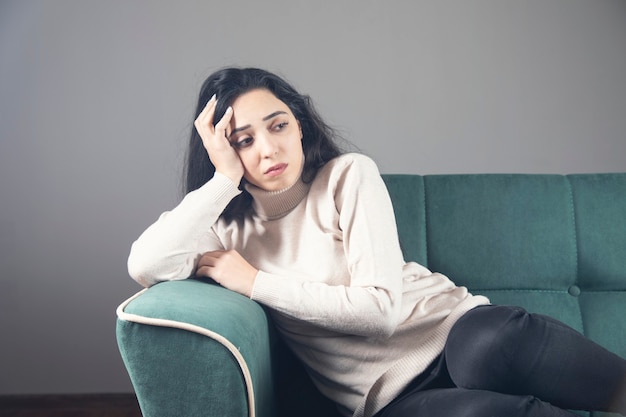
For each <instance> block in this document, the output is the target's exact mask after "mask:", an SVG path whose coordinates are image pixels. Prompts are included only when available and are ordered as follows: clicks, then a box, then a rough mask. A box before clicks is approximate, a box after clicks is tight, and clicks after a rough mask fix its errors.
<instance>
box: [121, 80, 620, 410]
mask: <svg viewBox="0 0 626 417" xmlns="http://www.w3.org/2000/svg"><path fill="white" fill-rule="evenodd" d="M194 125H195V130H194V132H193V133H192V135H191V140H190V144H189V155H188V161H187V190H186V191H187V194H186V196H185V198H184V199H183V200H182V201H181V203H180V204H179V205H178V206H177V207H176V208H174V209H173V210H171V211H169V212H166V213H164V214H163V215H161V217H160V218H159V219H158V220H157V221H156V222H155V223H154V224H153V225H151V226H150V227H149V228H148V229H147V230H146V231H145V232H144V233H143V234H142V235H141V236H140V237H139V239H138V240H137V241H136V242H134V244H133V246H132V249H131V253H130V257H129V261H128V266H129V272H130V274H131V276H132V277H133V278H134V279H135V280H136V281H138V282H139V283H140V284H142V285H144V286H150V285H153V284H155V283H157V282H159V281H164V280H177V279H185V278H187V277H189V276H192V275H196V276H206V277H211V278H213V279H214V280H215V281H217V282H218V283H219V284H221V285H222V286H224V287H226V288H228V289H230V290H233V291H236V292H238V293H241V294H243V295H245V296H247V297H250V298H251V299H253V300H256V301H258V302H259V303H262V304H264V305H266V306H267V307H269V309H270V311H271V312H272V315H273V319H274V321H275V324H276V326H277V328H278V329H279V331H280V333H281V335H282V336H283V338H284V340H285V341H286V343H287V344H288V345H289V346H290V348H291V349H292V350H293V351H294V353H295V354H296V355H297V356H298V358H299V359H300V360H301V361H302V362H303V363H304V365H305V367H306V369H307V371H308V372H309V375H310V376H311V378H312V380H313V381H314V382H315V384H316V386H317V387H318V388H319V390H320V391H321V392H322V393H323V394H324V395H326V396H327V397H329V398H330V399H332V400H333V401H334V402H335V403H336V404H337V406H338V409H339V411H340V412H341V413H342V414H343V415H345V416H351V415H354V416H358V417H360V416H367V417H369V416H373V415H376V416H385V417H391V416H394V417H396V416H397V417H400V416H417V415H424V416H451V415H460V414H463V415H468V416H481V417H483V416H486V415H498V416H569V415H571V413H569V412H567V411H564V410H565V409H593V410H612V411H619V412H621V413H625V412H626V394H625V392H626V388H625V387H624V382H625V381H626V361H624V360H623V359H621V358H620V357H618V356H617V355H614V354H612V353H610V352H608V351H606V350H605V349H603V348H601V347H600V346H598V345H596V344H594V343H592V342H590V341H589V340H587V339H585V338H584V337H582V336H581V335H580V334H578V333H576V332H575V331H573V330H571V329H570V328H568V327H566V326H565V325H563V324H561V323H559V322H556V321H554V320H552V319H549V318H547V317H543V316H539V315H533V314H528V313H527V312H525V311H524V310H522V309H519V308H509V307H500V306H491V305H490V304H489V300H487V299H486V298H485V297H483V296H478V295H472V294H470V293H469V292H468V291H467V289H466V288H464V287H458V286H456V285H454V284H453V283H452V282H451V281H450V280H449V279H448V278H446V277H445V276H443V275H441V274H438V273H432V272H430V271H429V270H428V269H426V268H425V267H423V266H420V265H418V264H416V263H414V262H408V263H407V262H405V261H404V260H403V257H402V253H401V250H400V246H399V243H398V238H397V232H396V225H395V218H394V213H393V208H392V205H391V201H390V199H389V196H388V194H387V191H386V188H385V185H384V183H383V181H382V179H381V177H380V174H379V172H378V170H377V168H376V166H375V164H374V163H373V162H372V161H371V160H370V159H369V158H367V157H365V156H362V155H358V154H353V153H345V154H342V153H341V152H340V150H339V149H338V148H337V146H336V145H335V144H334V143H333V132H332V130H331V129H330V128H329V127H328V126H327V125H326V124H324V122H323V121H322V120H321V118H320V117H319V116H318V115H317V113H316V112H315V110H314V109H313V107H312V105H311V103H310V101H309V99H308V97H306V96H303V95H300V94H299V93H297V92H296V91H295V90H294V89H293V87H291V86H290V85H289V84H287V83H286V82H285V81H284V80H282V79H281V78H279V77H277V76H276V75H274V74H271V73H268V72H266V71H263V70H259V69H250V68H248V69H237V68H228V69H224V70H220V71H218V72H216V73H215V74H213V75H211V76H210V77H209V78H208V79H207V80H206V82H205V83H204V85H203V86H202V89H201V92H200V98H199V102H198V109H197V112H196V119H195V123H194ZM565 348H566V349H565ZM566 353H567V354H566ZM583 358H593V361H591V360H584V359H583ZM582 375H584V377H582Z"/></svg>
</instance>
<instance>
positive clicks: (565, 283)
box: [117, 173, 626, 417]
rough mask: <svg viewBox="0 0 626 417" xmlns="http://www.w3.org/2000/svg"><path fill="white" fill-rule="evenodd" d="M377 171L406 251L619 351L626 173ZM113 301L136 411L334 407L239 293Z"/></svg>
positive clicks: (623, 347)
mask: <svg viewBox="0 0 626 417" xmlns="http://www.w3.org/2000/svg"><path fill="white" fill-rule="evenodd" d="M383 177H384V180H385V182H386V184H387V187H388V189H389V193H390V195H391V197H392V200H393V203H394V208H395V211H396V221H397V223H398V232H399V235H400V241H401V244H402V249H403V251H404V254H405V259H407V260H414V261H417V262H419V263H421V264H423V265H426V266H427V267H429V268H430V269H431V270H433V271H438V272H441V273H444V274H446V275H448V276H449V277H450V278H452V279H453V280H454V281H455V282H456V283H458V284H459V285H465V286H467V287H469V288H470V290H471V291H472V292H474V293H481V294H485V295H487V296H488V297H490V299H491V300H492V302H493V303H497V304H512V305H520V306H523V307H525V308H527V309H528V310H530V311H534V312H539V313H544V314H549V315H551V316H553V317H555V318H557V319H560V320H562V321H564V322H566V323H567V324H569V325H571V326H572V327H574V328H576V329H577V330H579V331H581V332H583V333H584V334H586V335H587V336H588V337H590V338H591V339H593V340H595V341H597V342H598V343H600V344H602V345H604V346H605V347H607V348H608V349H610V350H612V351H614V352H616V353H618V354H619V355H621V356H622V357H626V321H625V320H624V317H626V173H617V174H579V175H569V176H561V175H529V174H516V175H510V174H482V175H479V174H473V175H430V176H418V175H384V176H383ZM118 314H119V318H118V320H117V338H118V344H119V347H120V351H121V354H122V358H123V360H124V363H125V364H126V367H127V369H128V372H129V375H130V377H131V380H132V383H133V386H134V387H135V390H136V393H137V396H138V398H139V402H140V405H141V408H142V410H143V413H144V416H145V417H163V416H172V417H173V416H200V415H202V416H220V417H222V416H248V415H256V416H319V417H322V416H323V417H327V416H334V415H336V414H335V413H334V411H333V408H332V405H331V404H330V403H329V402H328V401H326V400H324V399H323V398H321V396H320V395H319V394H318V393H317V391H316V390H315V389H314V388H313V387H312V385H311V383H310V381H309V380H308V378H307V377H306V376H305V374H304V372H303V370H302V367H301V366H300V365H299V364H298V363H297V361H296V360H295V359H294V358H293V355H292V354H291V353H290V352H289V351H288V350H287V349H286V348H285V346H284V345H283V344H282V343H281V342H280V341H279V340H278V339H277V338H276V337H275V335H274V332H273V330H272V327H271V321H270V320H269V319H268V316H267V315H266V313H265V311H264V310H263V309H262V308H261V307H260V306H259V305H257V304H256V303H254V302H252V301H250V300H248V299H247V298H245V297H241V296H239V295H237V294H233V293H231V292H229V291H227V290H224V289H223V288H221V287H219V286H216V285H212V284H210V283H208V282H203V281H198V280H185V281H177V282H167V283H161V284H158V285H156V286H154V287H152V288H150V289H149V290H147V291H145V292H143V293H141V294H140V295H139V296H137V297H135V298H134V299H133V300H132V301H130V302H128V303H125V304H123V305H122V306H121V307H120V309H118ZM153 319H164V320H166V321H164V322H158V321H156V322H154V320H153ZM179 323H183V324H184V323H189V324H192V325H195V326H198V327H197V328H195V327H194V328H191V329H181V328H178V327H180V326H179ZM177 326H178V327H177ZM183 327H184V326H183ZM207 334H208V336H207ZM216 335H217V336H216ZM211 336H212V337H211ZM224 339H225V340H227V341H229V343H230V344H232V346H235V347H236V349H238V351H239V352H240V353H241V357H242V358H243V361H244V366H243V368H242V365H241V363H240V362H238V361H237V360H236V358H235V356H234V355H233V353H232V351H231V350H229V349H227V348H226V347H225V346H224V343H223V340H224ZM220 340H221V342H220ZM581 360H591V359H590V358H581ZM240 361H241V359H240ZM246 378H247V381H248V382H246ZM249 396H250V397H251V398H253V400H250V399H249ZM252 403H253V404H254V405H255V406H254V407H253V409H251V408H250V404H252ZM581 414H582V415H585V413H581ZM596 415H602V414H601V413H598V414H596Z"/></svg>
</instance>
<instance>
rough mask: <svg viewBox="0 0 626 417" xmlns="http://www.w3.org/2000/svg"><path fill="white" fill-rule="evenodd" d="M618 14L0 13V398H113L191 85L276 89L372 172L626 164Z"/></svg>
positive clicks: (120, 388)
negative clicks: (267, 79)
mask: <svg viewBox="0 0 626 417" xmlns="http://www.w3.org/2000/svg"><path fill="white" fill-rule="evenodd" d="M624 45H626V3H625V2H624V1H622V0H614V1H609V0H594V1H591V0H530V1H512V0H473V1H466V0H457V1H449V0H431V1H415V0H405V1H400V0H389V1H376V0H339V1H326V2H323V1H316V2H306V1H302V0H300V1H294V0H271V1H268V2H257V1H253V0H249V1H230V2H229V1H219V2H211V1H207V0H199V1H176V2H175V1H151V0H109V1H95V0H94V1H88V0H87V1H85V0H74V1H71V0H55V1H48V0H40V1H38V0H28V1H23V0H10V1H7V0H0V338H1V343H0V370H1V371H0V394H13V393H82V392H126V391H130V390H131V389H132V388H131V386H130V383H129V381H128V377H127V375H126V373H125V370H124V368H123V365H122V363H121V360H120V358H119V353H118V351H117V346H116V342H115V335H114V323H115V312H114V310H115V307H116V306H117V304H118V303H120V302H121V301H122V300H123V299H124V298H126V297H128V296H130V295H131V294H133V293H134V292H135V291H137V290H139V287H138V286H137V285H136V284H135V283H134V282H132V281H131V279H130V278H129V277H128V275H127V272H126V266H125V262H126V256H127V254H128V249H129V245H130V243H131V242H132V240H134V239H135V238H136V237H137V236H138V235H139V233H140V232H141V231H142V230H143V229H144V228H145V227H146V226H147V225H148V224H149V223H150V222H152V221H153V220H154V219H155V218H156V216H157V215H158V214H159V213H160V212H161V211H163V210H166V209H168V208H170V207H171V206H172V205H173V204H175V202H176V201H177V200H178V198H179V193H178V185H179V182H180V165H181V160H182V155H183V152H184V145H185V141H186V137H187V134H188V131H189V129H190V127H191V119H190V118H191V114H192V112H193V107H194V102H195V96H196V93H197V90H198V87H199V85H200V83H201V82H202V80H203V79H204V78H205V77H206V76H207V75H208V74H209V73H210V72H211V71H213V70H215V69H217V68H220V67H222V66H224V65H229V64H237V65H255V66H261V67H265V68H268V69H270V70H274V71H277V72H279V73H281V74H283V75H284V76H286V77H287V78H288V79H289V80H290V81H292V82H293V83H294V84H295V85H296V86H297V87H298V88H299V89H300V90H302V91H304V92H307V93H309V94H310V95H311V96H312V97H313V98H314V99H315V100H316V102H317V104H318V106H319V109H320V110H321V112H322V114H323V115H324V116H326V117H327V118H328V120H329V121H330V122H331V123H333V124H334V125H335V126H336V127H338V128H340V129H342V130H343V131H344V132H345V133H346V136H347V138H348V139H349V140H351V141H352V142H354V144H355V145H357V146H358V147H359V148H360V149H361V150H362V151H363V152H365V153H367V154H369V155H370V156H372V157H373V158H374V159H376V160H377V161H378V163H379V166H380V168H381V170H382V171H383V172H397V173H420V174H432V173H464V172H465V173H477V172H531V173H577V172H599V171H626V47H625V46H624Z"/></svg>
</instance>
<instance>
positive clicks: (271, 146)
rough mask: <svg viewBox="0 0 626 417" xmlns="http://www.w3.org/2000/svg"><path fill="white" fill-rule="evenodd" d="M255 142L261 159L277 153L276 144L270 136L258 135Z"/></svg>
mask: <svg viewBox="0 0 626 417" xmlns="http://www.w3.org/2000/svg"><path fill="white" fill-rule="evenodd" d="M256 141H257V143H258V144H259V152H260V153H261V156H262V157H263V158H269V157H271V156H274V155H276V154H277V153H278V142H277V141H276V140H275V139H274V138H272V137H271V135H269V134H263V135H259V136H257V139H256Z"/></svg>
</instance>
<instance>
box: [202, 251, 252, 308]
mask: <svg viewBox="0 0 626 417" xmlns="http://www.w3.org/2000/svg"><path fill="white" fill-rule="evenodd" d="M258 272H259V271H258V269H256V268H254V267H253V266H252V265H250V264H249V263H248V261H246V260H245V259H244V258H243V257H242V256H241V255H240V254H239V252H237V251H235V250H225V251H211V252H206V253H205V254H203V255H202V256H201V257H200V260H199V261H198V266H197V267H196V275H197V276H202V277H209V278H213V279H214V280H215V281H217V282H218V283H219V284H220V285H221V286H223V287H225V288H228V289H229V290H232V291H235V292H238V293H240V294H243V295H245V296H246V297H250V296H251V295H252V287H253V286H254V280H255V279H256V275H257V273H258Z"/></svg>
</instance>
